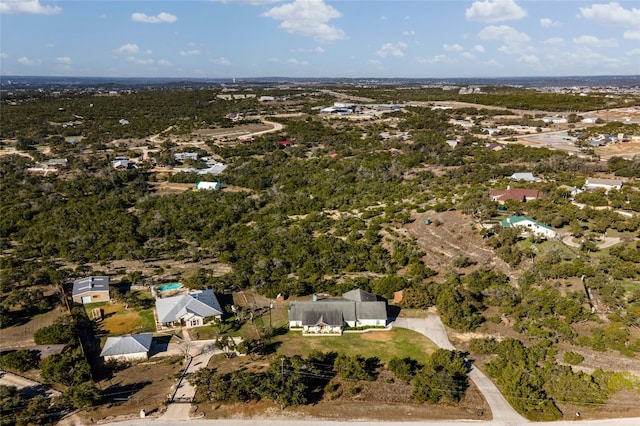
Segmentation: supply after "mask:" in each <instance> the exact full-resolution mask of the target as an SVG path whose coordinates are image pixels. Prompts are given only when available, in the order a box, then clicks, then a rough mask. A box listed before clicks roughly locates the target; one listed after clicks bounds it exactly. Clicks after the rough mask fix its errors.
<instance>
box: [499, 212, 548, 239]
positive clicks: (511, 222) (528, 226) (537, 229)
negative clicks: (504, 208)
mask: <svg viewBox="0 0 640 426" xmlns="http://www.w3.org/2000/svg"><path fill="white" fill-rule="evenodd" d="M500 225H502V227H503V228H512V227H518V228H523V230H524V231H531V232H533V233H534V234H536V235H540V236H543V237H545V238H555V237H556V236H557V235H558V233H557V232H556V231H554V230H553V228H551V227H550V226H548V225H545V224H544V223H540V222H538V221H537V220H535V219H533V218H530V217H528V216H509V217H507V218H504V219H502V221H501V222H500Z"/></svg>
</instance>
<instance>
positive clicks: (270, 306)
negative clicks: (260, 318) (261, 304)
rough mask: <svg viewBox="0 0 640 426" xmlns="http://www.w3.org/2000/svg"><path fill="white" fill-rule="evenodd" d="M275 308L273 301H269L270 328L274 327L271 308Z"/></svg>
mask: <svg viewBox="0 0 640 426" xmlns="http://www.w3.org/2000/svg"><path fill="white" fill-rule="evenodd" d="M272 309H273V301H271V302H269V328H273V326H272V323H271V310H272Z"/></svg>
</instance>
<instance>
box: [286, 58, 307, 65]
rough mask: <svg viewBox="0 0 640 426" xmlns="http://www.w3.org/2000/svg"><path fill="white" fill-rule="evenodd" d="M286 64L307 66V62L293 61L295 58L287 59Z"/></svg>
mask: <svg viewBox="0 0 640 426" xmlns="http://www.w3.org/2000/svg"><path fill="white" fill-rule="evenodd" d="M287 63H288V64H293V65H309V62H307V61H301V60H299V59H295V58H291V59H287Z"/></svg>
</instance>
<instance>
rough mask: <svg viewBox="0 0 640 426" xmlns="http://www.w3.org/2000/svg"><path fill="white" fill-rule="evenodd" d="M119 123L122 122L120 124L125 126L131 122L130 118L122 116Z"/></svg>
mask: <svg viewBox="0 0 640 426" xmlns="http://www.w3.org/2000/svg"><path fill="white" fill-rule="evenodd" d="M118 123H120V124H122V125H123V126H124V125H127V124H129V120H125V119H124V118H121V119H120V120H118Z"/></svg>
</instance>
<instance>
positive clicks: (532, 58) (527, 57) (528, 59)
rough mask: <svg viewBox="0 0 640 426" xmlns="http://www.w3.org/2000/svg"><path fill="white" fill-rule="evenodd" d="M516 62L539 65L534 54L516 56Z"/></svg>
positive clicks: (538, 59) (538, 60)
mask: <svg viewBox="0 0 640 426" xmlns="http://www.w3.org/2000/svg"><path fill="white" fill-rule="evenodd" d="M518 62H523V63H525V64H529V65H539V64H540V58H538V57H537V56H536V55H524V56H521V57H520V58H518Z"/></svg>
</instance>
